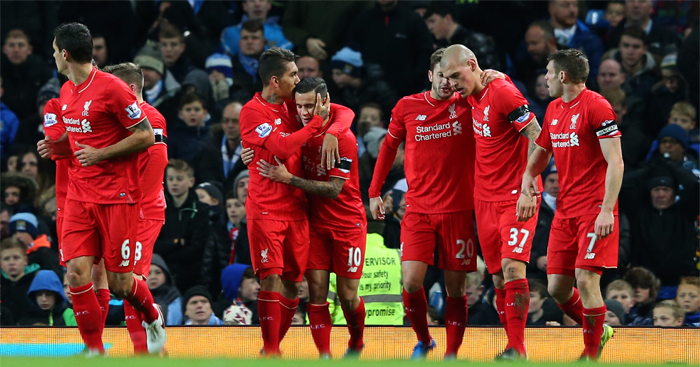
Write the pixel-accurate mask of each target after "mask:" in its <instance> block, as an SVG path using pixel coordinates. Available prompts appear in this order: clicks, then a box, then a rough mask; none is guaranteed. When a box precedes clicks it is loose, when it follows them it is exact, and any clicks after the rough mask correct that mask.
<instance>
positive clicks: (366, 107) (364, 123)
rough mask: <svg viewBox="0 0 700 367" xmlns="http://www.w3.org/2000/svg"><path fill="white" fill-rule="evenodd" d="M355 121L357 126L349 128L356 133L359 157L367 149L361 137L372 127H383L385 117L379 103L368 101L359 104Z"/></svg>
mask: <svg viewBox="0 0 700 367" xmlns="http://www.w3.org/2000/svg"><path fill="white" fill-rule="evenodd" d="M357 121H358V122H357V126H353V127H352V128H351V129H353V131H354V132H355V134H356V135H357V156H358V157H361V156H362V155H363V154H365V152H366V151H367V146H366V145H365V141H364V139H363V138H362V137H364V136H365V134H367V133H368V132H369V130H370V129H371V128H373V127H379V128H385V127H386V126H385V124H386V119H385V118H384V114H383V113H382V107H381V106H380V105H378V104H377V103H374V102H368V103H365V104H363V105H362V106H360V114H359V116H358V118H357Z"/></svg>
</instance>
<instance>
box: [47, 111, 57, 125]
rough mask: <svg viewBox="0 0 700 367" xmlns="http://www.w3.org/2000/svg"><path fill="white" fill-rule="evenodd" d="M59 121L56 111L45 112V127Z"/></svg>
mask: <svg viewBox="0 0 700 367" xmlns="http://www.w3.org/2000/svg"><path fill="white" fill-rule="evenodd" d="M57 122H58V119H57V118H56V114H55V113H45V114H44V127H49V126H53V125H56V123H57Z"/></svg>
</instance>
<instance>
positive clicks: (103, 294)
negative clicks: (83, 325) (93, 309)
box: [97, 289, 110, 326]
mask: <svg viewBox="0 0 700 367" xmlns="http://www.w3.org/2000/svg"><path fill="white" fill-rule="evenodd" d="M109 298H110V297H109V289H98V290H97V303H99V304H100V310H101V311H102V326H104V325H105V324H107V314H109Z"/></svg>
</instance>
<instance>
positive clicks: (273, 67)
mask: <svg viewBox="0 0 700 367" xmlns="http://www.w3.org/2000/svg"><path fill="white" fill-rule="evenodd" d="M296 59H297V57H296V55H294V53H293V52H292V51H289V50H287V49H284V48H280V47H273V48H270V49H268V50H265V52H263V53H262V55H260V66H259V67H258V73H259V74H260V79H262V82H263V85H267V84H268V83H270V78H272V77H273V76H276V77H278V78H281V77H282V75H284V72H285V71H287V64H289V63H290V62H295V61H296Z"/></svg>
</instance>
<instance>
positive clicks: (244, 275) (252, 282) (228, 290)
mask: <svg viewBox="0 0 700 367" xmlns="http://www.w3.org/2000/svg"><path fill="white" fill-rule="evenodd" d="M221 285H222V287H223V292H224V299H225V300H226V303H227V306H228V307H227V308H230V307H245V308H247V309H248V310H249V311H250V313H251V320H250V322H249V323H248V324H246V325H259V324H260V320H259V319H258V292H260V284H259V283H258V280H257V279H256V278H255V271H253V268H252V267H251V266H250V265H243V264H233V265H229V266H227V267H226V268H225V269H224V270H223V271H222V272H221Z"/></svg>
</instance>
